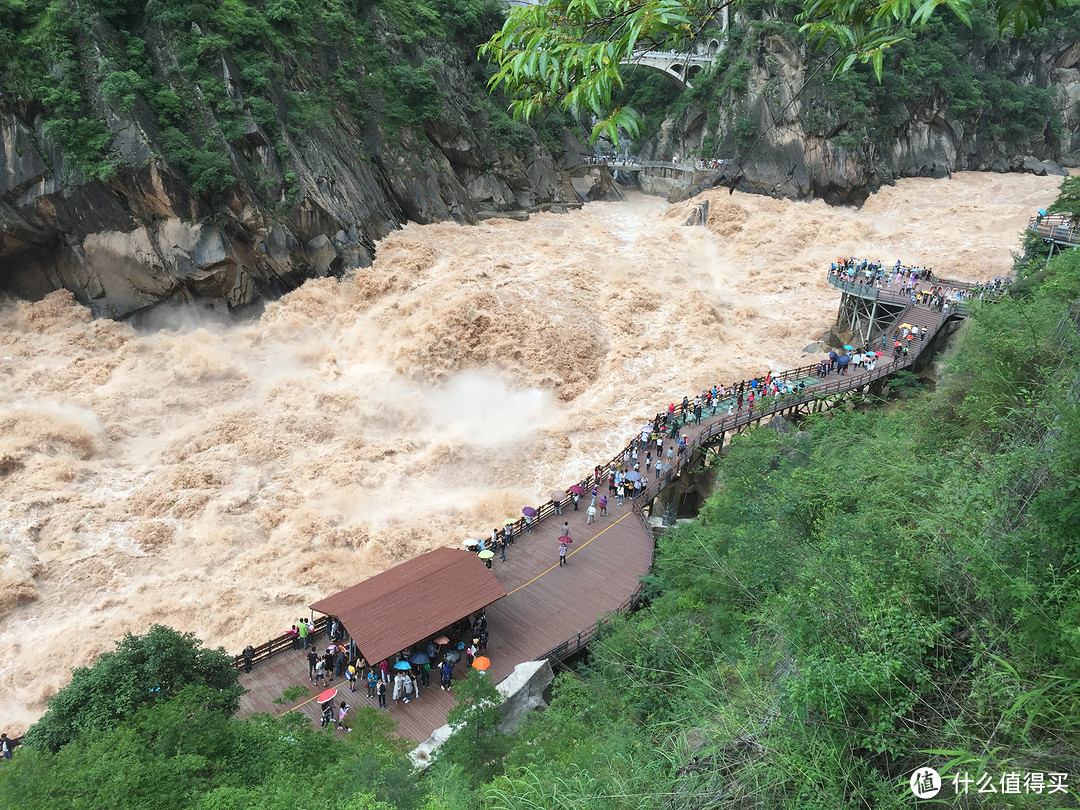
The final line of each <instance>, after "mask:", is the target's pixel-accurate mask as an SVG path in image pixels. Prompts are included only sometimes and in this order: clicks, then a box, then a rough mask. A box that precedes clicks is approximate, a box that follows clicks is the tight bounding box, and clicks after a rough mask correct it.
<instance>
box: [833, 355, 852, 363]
mask: <svg viewBox="0 0 1080 810" xmlns="http://www.w3.org/2000/svg"><path fill="white" fill-rule="evenodd" d="M850 362H851V358H850V357H848V356H847V355H846V354H842V355H840V356H839V357H838V358H837V359H836V365H838V366H846V365H847V364H848V363H850Z"/></svg>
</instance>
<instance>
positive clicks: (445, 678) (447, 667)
mask: <svg viewBox="0 0 1080 810" xmlns="http://www.w3.org/2000/svg"><path fill="white" fill-rule="evenodd" d="M453 679H454V665H453V664H451V663H450V662H449V661H443V662H442V666H441V667H439V685H440V686H441V687H442V690H443V691H444V692H449V691H450V686H451V681H453Z"/></svg>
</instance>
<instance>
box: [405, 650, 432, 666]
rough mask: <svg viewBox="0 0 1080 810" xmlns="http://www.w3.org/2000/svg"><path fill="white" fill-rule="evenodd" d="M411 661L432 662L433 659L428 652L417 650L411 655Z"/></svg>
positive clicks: (415, 662) (418, 662) (416, 662)
mask: <svg viewBox="0 0 1080 810" xmlns="http://www.w3.org/2000/svg"><path fill="white" fill-rule="evenodd" d="M409 661H411V662H412V663H414V664H430V663H431V659H430V658H428V656H427V653H422V652H415V653H413V654H412V655H411V656H410V657H409Z"/></svg>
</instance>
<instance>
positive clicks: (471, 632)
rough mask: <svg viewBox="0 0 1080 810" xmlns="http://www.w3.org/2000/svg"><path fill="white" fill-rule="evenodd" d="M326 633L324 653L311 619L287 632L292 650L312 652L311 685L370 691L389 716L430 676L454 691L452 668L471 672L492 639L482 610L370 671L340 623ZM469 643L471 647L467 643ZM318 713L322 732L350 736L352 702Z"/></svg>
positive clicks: (332, 622)
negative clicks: (339, 731)
mask: <svg viewBox="0 0 1080 810" xmlns="http://www.w3.org/2000/svg"><path fill="white" fill-rule="evenodd" d="M324 630H325V633H326V637H327V639H328V642H327V644H326V646H325V647H324V648H323V651H322V652H321V653H320V651H319V649H317V647H316V627H315V623H314V622H313V621H312V620H311V619H304V618H301V619H299V620H298V622H297V624H294V625H293V626H292V627H291V628H290V630H289V635H290V636H292V638H293V649H298V650H299V649H306V650H307V651H308V652H307V656H306V659H307V665H308V680H309V682H310V683H311V684H312V685H313V686H318V687H331V686H333V685H334V683H335V681H337V682H339V683H343V685H347V686H348V689H349V692H350V693H356V692H357V691H365V690H366V696H367V699H368V700H371V701H374V702H375V705H376V706H377V708H378V709H380V710H386V711H389V708H390V707H389V704H388V699H389V700H392V701H393V703H394V704H395V705H397V704H401V705H404V704H408V703H411V702H412V701H414V700H418V699H419V698H420V695H421V692H422V690H424V689H428V688H430V687H431V676H432V672H434V673H436V674H437V675H438V677H439V686H440V688H441V689H442V690H443V691H450V690H451V689H452V687H453V680H454V668H455V667H456V666H458V665H459V663H460V662H461V661H462V659H464V662H465V664H466V666H467V667H469V668H471V667H472V666H473V662H474V661H475V660H476V658H477V657H478V656H480V655H481V654H482V653H483V652H484V651H486V650H487V645H488V638H489V634H488V623H487V615H486V613H485V612H484V611H482V610H481V611H479V612H478V613H475V614H473V615H471V616H468V617H466V618H464V619H462V620H461V621H459V622H456V623H455V624H454V625H452V626H451V627H447V628H445V629H444V630H443V631H441V632H440V633H438V634H436V635H434V636H431V637H430V638H428V639H426V640H424V641H422V642H421V643H420V644H418V645H416V646H413V647H406V648H405V649H404V650H401V651H400V652H398V653H397V655H395V656H394V657H393V658H392V659H390V658H386V659H383V660H382V661H379V662H378V663H377V664H374V665H372V664H369V663H368V662H367V661H365V660H364V658H363V656H362V655H361V654H360V652H359V650H358V649H357V648H356V645H355V644H353V643H352V641H351V639H350V640H346V633H345V628H344V627H343V626H342V624H341V622H340V621H339V620H338V619H336V618H335V617H333V616H328V617H327V619H326V624H325V627H324ZM469 639H471V643H467V642H468V641H469ZM481 663H482V662H481ZM248 671H250V670H248ZM481 671H483V670H481ZM319 707H320V710H321V717H322V726H323V728H326V727H327V726H329V725H334V726H335V727H336V728H338V729H342V730H345V731H348V730H350V729H349V726H348V725H347V723H346V717H347V715H348V713H349V711H350V710H351V709H352V706H350V704H349V703H348V702H346V701H345V700H342V701H341V702H340V703H337V704H335V700H334V699H333V698H331V699H329V700H326V701H321V702H320V703H319Z"/></svg>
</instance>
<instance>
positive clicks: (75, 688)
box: [23, 624, 243, 751]
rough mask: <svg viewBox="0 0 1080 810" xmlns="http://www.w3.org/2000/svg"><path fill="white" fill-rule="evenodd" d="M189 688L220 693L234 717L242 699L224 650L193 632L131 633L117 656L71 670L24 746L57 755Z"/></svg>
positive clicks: (155, 630)
mask: <svg viewBox="0 0 1080 810" xmlns="http://www.w3.org/2000/svg"><path fill="white" fill-rule="evenodd" d="M185 686H208V687H211V688H212V689H215V690H218V691H219V692H220V694H221V695H222V698H223V701H222V706H223V708H224V709H225V710H226V711H228V712H229V713H230V714H231V713H232V712H235V711H236V709H237V707H238V706H239V701H240V695H241V694H243V690H242V689H241V688H240V686H239V685H238V683H237V670H236V667H235V666H234V665H233V661H232V659H231V658H230V657H229V656H228V655H227V654H226V653H225V650H223V649H222V648H220V647H219V648H218V649H216V650H207V649H203V646H202V642H201V641H200V640H199V639H197V638H196V637H195V635H194V634H193V633H178V632H177V631H175V630H173V629H172V628H170V627H164V626H163V625H160V624H157V625H154V626H153V627H152V628H150V632H148V633H147V634H146V635H144V636H135V635H132V634H131V633H128V634H127V635H126V636H124V638H122V639H121V640H120V641H118V642H117V644H116V651H115V652H110V653H105V654H104V655H102V656H101V657H100V658H99V659H98V660H97V661H96V662H95V663H94V665H93V666H92V667H79V668H78V669H75V670H73V671H72V674H71V683H69V684H68V685H67V686H65V687H64V688H63V689H61V690H60V691H59V692H57V693H56V694H55V695H53V696H52V698H50V699H49V710H48V711H47V712H46V713H45V716H44V717H42V718H41V719H40V720H39V721H38V722H37V723H35V724H34V725H33V726H31V728H30V730H29V731H28V732H27V733H26V736H25V737H24V738H23V744H24V745H26V746H28V747H30V748H37V749H40V750H49V751H59V750H60V748H61V747H63V746H64V745H66V744H67V743H68V742H70V741H71V740H73V739H74V738H75V737H76V736H78V735H79V734H82V733H84V732H88V731H97V732H102V731H108V730H110V729H112V728H115V727H116V725H117V724H118V723H119V722H120V721H121V720H123V719H124V718H126V717H130V716H131V715H132V714H134V712H135V711H136V710H137V709H138V708H140V707H141V706H144V705H146V704H148V703H152V702H154V701H157V700H159V699H161V698H168V697H172V696H173V695H175V694H177V693H178V692H179V691H180V690H181V689H183V688H184V687H185Z"/></svg>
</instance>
